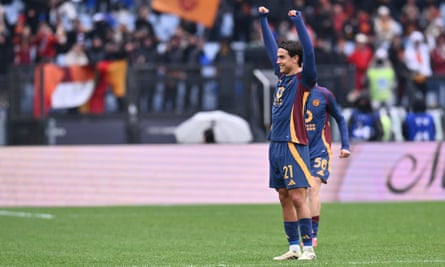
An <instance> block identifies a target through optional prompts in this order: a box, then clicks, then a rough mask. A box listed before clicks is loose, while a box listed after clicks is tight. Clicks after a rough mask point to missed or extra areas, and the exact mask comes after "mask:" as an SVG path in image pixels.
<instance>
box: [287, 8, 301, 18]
mask: <svg viewBox="0 0 445 267" xmlns="http://www.w3.org/2000/svg"><path fill="white" fill-rule="evenodd" d="M299 14H300V12H299V11H297V10H295V9H292V10H289V12H287V15H288V16H289V17H296V16H298V15H299Z"/></svg>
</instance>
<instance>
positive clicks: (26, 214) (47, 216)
mask: <svg viewBox="0 0 445 267" xmlns="http://www.w3.org/2000/svg"><path fill="white" fill-rule="evenodd" d="M0 216H11V217H20V218H38V219H48V220H51V219H53V218H54V215H52V214H48V213H31V212H22V211H9V210H0Z"/></svg>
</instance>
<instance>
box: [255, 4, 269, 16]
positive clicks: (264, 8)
mask: <svg viewBox="0 0 445 267" xmlns="http://www.w3.org/2000/svg"><path fill="white" fill-rule="evenodd" d="M258 12H260V13H261V14H267V13H269V9H268V8H266V7H264V6H260V7H258Z"/></svg>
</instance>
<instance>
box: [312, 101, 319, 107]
mask: <svg viewBox="0 0 445 267" xmlns="http://www.w3.org/2000/svg"><path fill="white" fill-rule="evenodd" d="M312 105H313V106H314V107H318V106H320V99H314V100H312Z"/></svg>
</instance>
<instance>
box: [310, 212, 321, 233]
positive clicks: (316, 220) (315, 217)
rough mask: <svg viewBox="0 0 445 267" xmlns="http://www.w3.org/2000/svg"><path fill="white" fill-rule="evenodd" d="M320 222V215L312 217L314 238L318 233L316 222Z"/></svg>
mask: <svg viewBox="0 0 445 267" xmlns="http://www.w3.org/2000/svg"><path fill="white" fill-rule="evenodd" d="M319 223H320V216H314V217H312V233H313V237H314V238H316V237H317V234H318V224H319Z"/></svg>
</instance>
